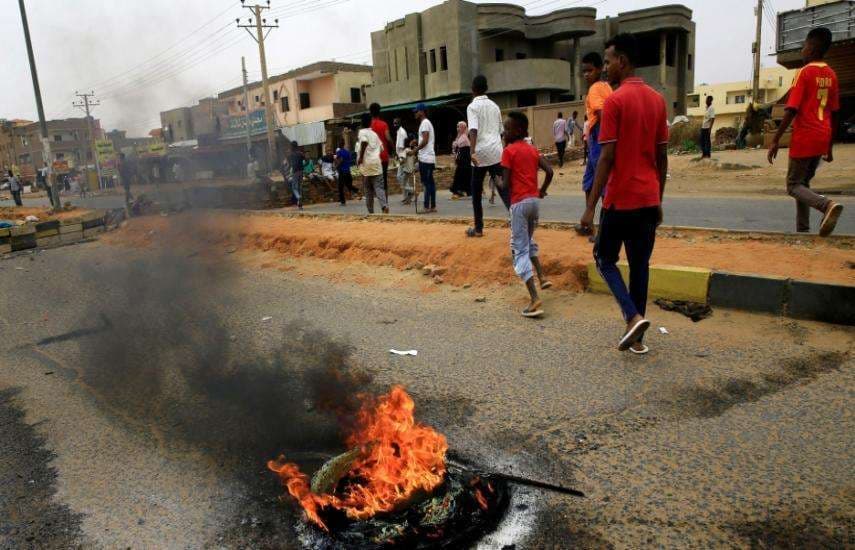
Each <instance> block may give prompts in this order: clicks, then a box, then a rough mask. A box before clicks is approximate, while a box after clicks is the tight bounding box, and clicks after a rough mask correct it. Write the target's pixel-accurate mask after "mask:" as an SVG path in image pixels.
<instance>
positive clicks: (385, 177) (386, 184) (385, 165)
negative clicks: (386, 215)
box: [380, 160, 389, 197]
mask: <svg viewBox="0 0 855 550" xmlns="http://www.w3.org/2000/svg"><path fill="white" fill-rule="evenodd" d="M380 165H381V166H382V167H383V191H385V193H386V196H387V197H388V196H389V161H388V160H387V161H386V162H382V163H380Z"/></svg>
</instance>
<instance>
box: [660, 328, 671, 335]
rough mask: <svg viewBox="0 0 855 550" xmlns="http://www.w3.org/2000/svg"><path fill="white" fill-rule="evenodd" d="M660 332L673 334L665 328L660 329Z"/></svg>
mask: <svg viewBox="0 0 855 550" xmlns="http://www.w3.org/2000/svg"><path fill="white" fill-rule="evenodd" d="M659 332H661V333H662V334H671V333H670V332H668V329H667V328H665V327H659Z"/></svg>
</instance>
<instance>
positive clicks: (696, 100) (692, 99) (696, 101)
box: [688, 94, 701, 109]
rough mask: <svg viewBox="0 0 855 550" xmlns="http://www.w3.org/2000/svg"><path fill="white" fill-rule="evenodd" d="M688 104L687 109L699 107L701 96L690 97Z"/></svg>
mask: <svg viewBox="0 0 855 550" xmlns="http://www.w3.org/2000/svg"><path fill="white" fill-rule="evenodd" d="M688 103H689V105H688V107H689V108H690V109H691V108H693V107H700V106H701V94H694V95H690V96H689V101H688Z"/></svg>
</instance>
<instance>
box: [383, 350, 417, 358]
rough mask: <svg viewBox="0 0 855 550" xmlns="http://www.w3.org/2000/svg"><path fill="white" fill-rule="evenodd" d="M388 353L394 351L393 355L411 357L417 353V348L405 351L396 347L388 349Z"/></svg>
mask: <svg viewBox="0 0 855 550" xmlns="http://www.w3.org/2000/svg"><path fill="white" fill-rule="evenodd" d="M389 353H394V354H395V355H412V356H413V357H415V356H417V355H418V354H419V352H418V350H414V349H410V350H406V351H400V350H397V349H390V350H389Z"/></svg>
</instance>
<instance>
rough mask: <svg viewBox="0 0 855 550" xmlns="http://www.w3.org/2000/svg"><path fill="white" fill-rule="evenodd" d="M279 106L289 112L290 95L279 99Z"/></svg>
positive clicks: (284, 111)
mask: <svg viewBox="0 0 855 550" xmlns="http://www.w3.org/2000/svg"><path fill="white" fill-rule="evenodd" d="M279 108H280V109H282V112H283V113H287V112H288V111H290V110H291V104H290V103H289V101H288V96H284V97H283V98H281V99H280V100H279Z"/></svg>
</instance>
